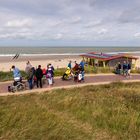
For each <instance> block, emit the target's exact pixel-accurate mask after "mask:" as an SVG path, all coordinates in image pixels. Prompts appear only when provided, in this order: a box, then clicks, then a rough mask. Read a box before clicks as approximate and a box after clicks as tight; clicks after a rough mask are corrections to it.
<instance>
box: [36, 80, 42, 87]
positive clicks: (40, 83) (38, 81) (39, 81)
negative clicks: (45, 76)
mask: <svg viewBox="0 0 140 140" xmlns="http://www.w3.org/2000/svg"><path fill="white" fill-rule="evenodd" d="M38 83H39V85H40V87H41V88H42V78H37V80H36V85H37V87H39V86H38Z"/></svg>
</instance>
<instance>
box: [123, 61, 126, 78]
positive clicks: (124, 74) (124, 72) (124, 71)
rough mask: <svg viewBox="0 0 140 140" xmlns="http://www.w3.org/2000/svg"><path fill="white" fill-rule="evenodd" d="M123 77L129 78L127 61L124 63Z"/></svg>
mask: <svg viewBox="0 0 140 140" xmlns="http://www.w3.org/2000/svg"><path fill="white" fill-rule="evenodd" d="M123 76H127V64H126V61H124V62H123Z"/></svg>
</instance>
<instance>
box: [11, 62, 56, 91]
mask: <svg viewBox="0 0 140 140" xmlns="http://www.w3.org/2000/svg"><path fill="white" fill-rule="evenodd" d="M12 69H13V77H14V81H17V80H16V79H17V78H18V79H20V81H22V76H21V73H20V70H19V69H18V68H16V67H15V66H12ZM25 72H26V75H27V81H28V84H29V89H33V87H34V86H35V85H36V86H37V88H38V87H40V88H42V85H43V84H42V78H43V76H44V77H46V79H47V81H48V84H49V86H51V85H52V84H53V82H54V80H53V77H54V67H53V66H52V65H51V64H48V65H47V69H42V68H41V65H38V68H36V69H35V68H34V67H33V66H32V65H31V63H30V62H29V61H28V62H27V63H26V68H25Z"/></svg>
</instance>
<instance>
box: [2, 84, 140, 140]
mask: <svg viewBox="0 0 140 140" xmlns="http://www.w3.org/2000/svg"><path fill="white" fill-rule="evenodd" d="M139 85H140V83H129V84H123V83H112V84H109V85H100V86H86V87H82V88H73V89H61V90H60V89H59V90H52V91H49V92H46V93H43V94H30V95H25V96H24V95H22V96H7V97H0V139H1V140H12V139H13V140H14V139H20V140H27V139H28V140H29V139H30V140H94V139H95V140H128V139H131V140H137V139H139V138H140V133H139V132H140V86H139Z"/></svg>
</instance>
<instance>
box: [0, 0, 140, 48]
mask: <svg viewBox="0 0 140 140" xmlns="http://www.w3.org/2000/svg"><path fill="white" fill-rule="evenodd" d="M139 44H140V0H0V46H39V45H40V46H139Z"/></svg>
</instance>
